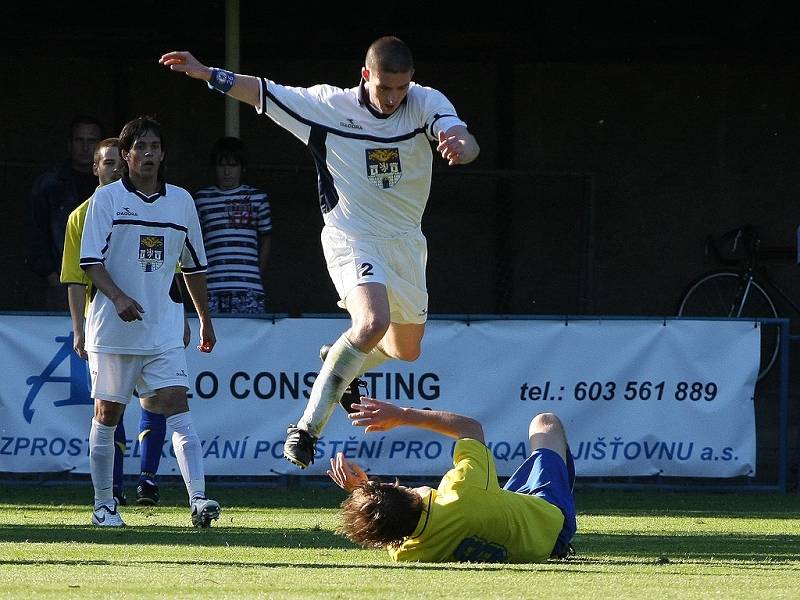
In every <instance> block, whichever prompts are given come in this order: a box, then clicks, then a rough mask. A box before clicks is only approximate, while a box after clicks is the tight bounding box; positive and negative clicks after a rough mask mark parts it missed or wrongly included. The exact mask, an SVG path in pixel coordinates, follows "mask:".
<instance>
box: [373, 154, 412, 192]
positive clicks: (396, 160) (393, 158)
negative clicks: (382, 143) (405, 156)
mask: <svg viewBox="0 0 800 600" xmlns="http://www.w3.org/2000/svg"><path fill="white" fill-rule="evenodd" d="M366 152H367V178H368V179H369V180H370V181H371V182H372V183H373V184H374V185H375V186H376V187H378V188H380V189H382V190H386V189H389V188H390V187H392V186H394V184H396V183H397V182H398V181H400V178H401V177H402V176H403V169H402V168H401V166H400V150H399V149H397V148H367V150H366Z"/></svg>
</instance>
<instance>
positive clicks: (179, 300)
mask: <svg viewBox="0 0 800 600" xmlns="http://www.w3.org/2000/svg"><path fill="white" fill-rule="evenodd" d="M169 297H170V299H171V300H172V301H173V302H175V303H176V304H183V293H181V286H179V285H178V276H177V275H173V276H172V285H170V286H169Z"/></svg>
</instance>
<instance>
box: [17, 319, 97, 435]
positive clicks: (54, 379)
mask: <svg viewBox="0 0 800 600" xmlns="http://www.w3.org/2000/svg"><path fill="white" fill-rule="evenodd" d="M55 341H56V342H57V343H59V344H60V346H59V347H58V351H56V353H55V356H53V358H52V359H51V360H50V362H49V363H48V364H47V366H46V367H45V368H44V371H42V372H41V373H40V374H39V375H32V376H31V377H28V379H27V380H26V383H27V384H28V385H29V386H31V389H30V391H29V392H28V395H27V396H26V398H25V403H24V404H23V405H22V416H24V417H25V420H26V421H27V422H28V423H30V422H31V421H32V420H33V413H34V412H36V409H34V408H33V403H34V402H35V401H36V397H37V396H38V395H39V393H40V392H41V391H42V388H44V386H45V385H46V384H56V383H57V384H60V385H62V386H63V385H64V384H65V383H68V384H69V396H68V397H67V398H64V399H62V400H56V401H55V402H53V405H54V406H73V405H76V404H89V405H91V404H93V402H92V398H91V397H90V396H89V370H88V369H87V368H86V361H84V360H83V359H81V357H80V356H78V355H77V354H76V353H75V352H74V351H73V349H72V333H70V334H69V335H68V336H66V337H62V336H58V337H56V338H55ZM65 360H68V361H69V377H64V376H56V375H53V373H55V371H56V370H57V369H58V367H60V366H61V363H63V362H64V361H65Z"/></svg>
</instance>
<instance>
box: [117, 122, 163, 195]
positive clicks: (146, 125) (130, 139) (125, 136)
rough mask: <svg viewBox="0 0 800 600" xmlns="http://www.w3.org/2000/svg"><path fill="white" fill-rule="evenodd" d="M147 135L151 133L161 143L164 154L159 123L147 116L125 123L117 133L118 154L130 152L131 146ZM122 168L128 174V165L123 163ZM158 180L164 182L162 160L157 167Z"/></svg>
mask: <svg viewBox="0 0 800 600" xmlns="http://www.w3.org/2000/svg"><path fill="white" fill-rule="evenodd" d="M147 133H152V134H153V135H155V136H156V137H157V138H158V139H159V141H160V142H161V151H162V152H166V148H167V145H166V143H165V142H164V135H163V134H162V133H161V123H159V122H158V121H156V120H155V119H154V118H153V117H150V116H148V115H144V116H141V117H136V118H135V119H133V120H132V121H128V122H127V123H125V126H124V127H123V128H122V131H120V132H119V149H120V152H122V151H123V150H124V151H125V152H130V150H131V148H133V145H134V144H135V143H136V140H138V139H139V138H140V137H142V136H143V135H146V134H147ZM122 168H123V169H124V170H125V172H126V173H127V172H128V165H127V163H125V162H124V161H123V166H122ZM158 178H159V180H161V181H163V180H164V161H163V160H162V161H161V165H160V166H159V167H158Z"/></svg>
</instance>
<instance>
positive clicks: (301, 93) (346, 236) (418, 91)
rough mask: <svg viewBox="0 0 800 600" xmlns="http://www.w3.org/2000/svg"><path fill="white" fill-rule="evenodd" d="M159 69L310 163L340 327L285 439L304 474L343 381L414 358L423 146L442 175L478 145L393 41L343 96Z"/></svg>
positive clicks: (222, 74) (193, 65) (198, 66)
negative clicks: (262, 122) (300, 147)
mask: <svg viewBox="0 0 800 600" xmlns="http://www.w3.org/2000/svg"><path fill="white" fill-rule="evenodd" d="M159 62H160V63H161V64H163V65H165V66H167V67H169V68H170V69H172V70H173V71H178V72H181V73H185V74H186V75H188V76H190V77H193V78H195V79H200V80H203V81H206V82H207V83H208V85H209V87H211V88H213V89H215V90H217V91H219V92H222V93H225V94H227V95H229V96H231V97H233V98H236V99H237V100H240V101H242V102H244V103H246V104H250V105H252V106H254V107H255V108H256V110H257V111H258V112H259V113H262V114H266V115H267V116H269V117H270V118H271V119H272V120H273V121H275V122H276V123H277V124H278V125H280V126H281V127H283V128H285V129H287V130H288V131H290V132H291V133H292V134H294V135H295V136H296V137H297V138H298V139H300V141H302V142H303V143H305V144H306V145H307V146H308V149H309V151H310V152H311V155H312V157H313V158H314V161H315V163H316V166H317V172H318V175H319V193H320V207H321V209H322V213H323V219H324V222H325V226H324V228H323V230H322V236H321V237H322V246H323V250H324V253H325V260H326V262H327V265H328V272H329V274H330V276H331V279H332V280H333V283H334V285H335V286H336V290H337V292H338V293H339V297H340V298H341V301H340V305H341V306H343V307H344V308H346V309H347V310H348V312H349V313H350V317H351V326H350V328H349V329H348V330H347V331H345V332H344V333H343V334H342V335H341V337H339V339H338V340H336V342H334V344H333V345H332V346H331V347H330V348H329V349H327V352H326V353H325V357H324V363H323V365H322V368H321V369H320V373H319V375H318V376H317V379H316V380H315V382H314V385H313V387H312V389H311V395H310V398H309V401H308V405H307V406H306V410H305V412H304V413H303V416H302V418H301V419H300V421H299V422H298V423H297V425H296V426H290V427H289V429H288V431H287V433H288V436H287V438H286V442H285V444H284V456H285V457H286V458H287V459H288V460H289V461H290V462H292V463H294V464H296V465H297V466H299V467H301V468H305V467H307V466H308V465H309V464H311V463H312V462H313V461H314V453H315V444H316V441H317V439H318V438H319V436H320V434H321V432H322V429H323V428H324V426H325V424H326V423H327V422H328V419H329V418H330V416H331V414H332V412H333V409H334V407H335V406H336V403H337V402H339V401H340V399H341V398H342V396H343V394H345V392H346V391H350V390H352V387H351V388H350V390H348V386H350V383H351V381H352V380H354V379H355V378H356V377H358V376H359V375H360V374H362V373H364V372H366V371H369V370H372V369H374V368H375V367H376V366H377V365H379V364H381V363H382V362H384V361H385V360H388V359H390V358H397V359H400V360H407V361H413V360H416V359H417V357H419V354H420V344H421V341H422V337H423V335H424V332H425V322H426V319H427V312H428V293H427V288H426V283H425V265H426V262H427V244H426V241H425V237H424V236H423V234H422V230H421V221H422V214H423V212H424V210H425V205H426V203H427V201H428V195H429V193H430V182H431V169H432V162H433V160H432V152H431V145H430V143H431V142H434V141H435V142H438V146H437V147H436V149H437V151H438V152H439V153H440V154H441V155H442V157H443V158H444V159H445V160H447V161H448V164H449V165H451V166H453V165H459V164H466V163H469V162H472V161H473V160H475V158H476V157H477V156H478V153H479V152H480V149H479V147H478V143H477V141H476V140H475V138H474V137H473V136H472V134H470V133H469V131H468V130H467V126H466V124H465V123H464V122H463V121H462V120H461V119H459V118H458V116H457V114H456V111H455V109H454V108H453V105H452V104H451V103H450V101H449V100H448V99H447V98H446V97H445V96H444V94H442V93H441V92H439V91H437V90H435V89H433V88H429V87H424V86H421V85H418V84H416V83H414V82H413V81H412V80H411V79H412V77H413V75H414V62H413V58H412V56H411V52H410V50H409V49H408V47H407V46H406V45H405V43H403V42H402V41H401V40H399V39H397V38H395V37H382V38H380V39H378V40H376V41H375V42H373V43H372V45H370V47H369V49H368V50H367V55H366V60H365V63H364V67H362V69H361V77H362V80H361V82H360V84H359V85H358V86H356V87H354V88H350V89H341V88H337V87H333V86H330V85H316V86H313V87H310V88H301V87H288V86H284V85H280V84H277V83H275V82H274V81H271V80H269V79H266V78H260V77H253V76H250V75H241V74H235V73H231V72H230V71H225V70H222V69H215V68H209V67H207V66H205V65H203V64H202V63H200V62H199V61H198V60H197V59H196V58H195V57H194V56H193V55H192V54H191V53H189V52H169V53H167V54H165V55H163V56H162V57H161V59H160V60H159ZM356 395H357V394H356ZM355 399H356V400H357V398H355Z"/></svg>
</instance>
